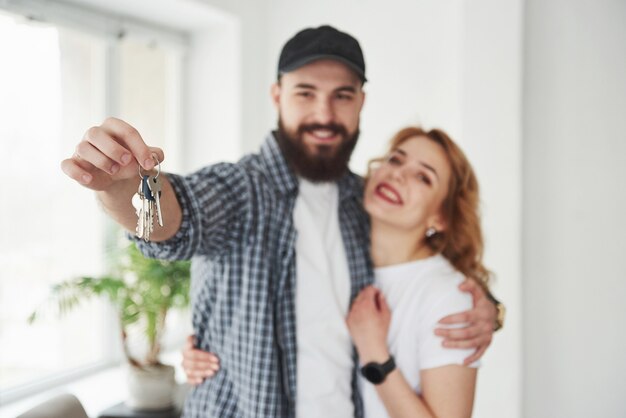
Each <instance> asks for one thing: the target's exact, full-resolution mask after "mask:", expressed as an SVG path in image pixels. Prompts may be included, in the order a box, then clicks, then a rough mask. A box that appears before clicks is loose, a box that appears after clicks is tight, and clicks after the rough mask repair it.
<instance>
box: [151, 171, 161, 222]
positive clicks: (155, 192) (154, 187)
mask: <svg viewBox="0 0 626 418" xmlns="http://www.w3.org/2000/svg"><path fill="white" fill-rule="evenodd" d="M148 186H149V187H150V191H151V192H152V196H153V197H154V203H155V206H156V215H157V221H158V222H159V226H163V214H162V213H161V187H162V186H163V184H162V182H161V179H160V178H159V176H158V175H157V176H150V177H149V178H148Z"/></svg>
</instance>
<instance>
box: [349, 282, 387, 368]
mask: <svg viewBox="0 0 626 418" xmlns="http://www.w3.org/2000/svg"><path fill="white" fill-rule="evenodd" d="M390 322H391V311H390V310H389V306H388V305H387V302H386V301H385V297H384V296H383V293H382V292H381V291H380V290H379V289H376V288H375V287H374V286H367V287H366V288H364V289H363V290H361V293H359V294H358V295H357V297H356V298H355V299H354V302H352V306H351V308H350V312H349V313H348V318H347V319H346V323H347V325H348V329H349V330H350V335H351V336H352V340H353V341H354V345H355V346H356V349H357V352H358V353H359V358H360V360H361V362H362V363H363V364H365V363H369V362H370V361H376V362H383V361H386V360H387V359H388V358H389V350H388V348H387V334H388V333H389V324H390Z"/></svg>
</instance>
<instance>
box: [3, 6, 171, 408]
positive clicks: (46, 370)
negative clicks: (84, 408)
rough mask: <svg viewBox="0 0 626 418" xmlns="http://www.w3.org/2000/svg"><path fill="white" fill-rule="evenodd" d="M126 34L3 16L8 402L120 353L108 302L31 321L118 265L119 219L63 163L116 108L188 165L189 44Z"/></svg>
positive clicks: (5, 383) (5, 384)
mask: <svg viewBox="0 0 626 418" xmlns="http://www.w3.org/2000/svg"><path fill="white" fill-rule="evenodd" d="M103 26H106V25H103ZM125 33H126V35H125V36H123V37H122V36H119V37H118V36H115V37H114V36H111V35H110V34H106V33H102V34H98V33H94V32H93V30H92V31H90V32H87V31H85V30H80V28H76V27H72V28H70V27H67V26H63V25H60V24H52V23H45V24H44V23H41V22H36V21H31V20H28V19H25V18H23V17H22V16H18V15H14V14H10V13H6V12H2V13H0V54H1V55H2V66H0V114H2V115H4V116H5V117H3V121H2V123H1V124H0V156H2V157H3V158H2V161H0V178H2V184H3V191H2V194H3V196H4V197H3V198H2V206H1V209H0V210H1V216H0V231H1V232H0V398H2V399H3V401H4V402H6V401H9V400H10V399H12V398H13V399H14V398H16V397H19V396H21V394H27V393H28V392H29V391H30V392H32V391H33V390H35V389H33V388H34V387H35V386H33V382H39V383H38V384H42V383H41V382H46V380H47V379H52V380H54V379H57V378H60V377H62V376H63V375H67V374H68V373H74V372H77V371H84V370H86V369H89V368H92V369H93V368H94V367H102V366H103V365H108V364H112V363H115V362H117V361H119V359H120V350H119V347H118V344H117V341H118V340H117V331H116V323H115V316H114V315H113V314H112V312H111V311H110V309H109V308H108V307H107V306H106V305H105V304H103V303H101V302H98V301H94V302H93V303H89V304H83V305H82V306H81V307H80V308H79V309H76V310H74V311H73V313H72V314H70V315H69V316H66V317H64V318H62V319H58V318H57V316H56V315H55V314H54V313H53V312H52V313H51V314H50V315H48V316H46V317H44V318H43V319H42V320H40V321H38V322H36V323H35V324H34V325H28V323H27V321H26V320H27V317H28V316H29V314H30V313H31V312H32V311H33V310H34V309H35V308H36V307H38V306H40V304H41V302H42V301H44V300H45V299H46V297H47V295H48V293H49V289H50V285H52V284H53V283H56V282H59V281H62V280H66V279H71V278H74V277H77V276H85V275H101V274H103V273H104V272H105V271H106V263H107V262H106V248H107V245H108V244H107V243H108V242H110V241H112V238H111V237H112V236H114V235H115V234H113V233H112V226H111V225H110V223H109V222H107V221H106V220H105V217H104V215H103V214H102V211H101V209H100V208H99V207H98V204H97V202H96V199H95V197H94V195H93V193H92V192H91V191H89V190H87V189H84V188H82V187H80V186H79V185H77V184H76V183H74V182H73V181H71V180H70V179H69V178H67V177H66V176H65V175H64V174H63V173H62V172H61V170H60V162H61V160H62V159H64V158H68V157H69V156H71V155H72V152H73V150H74V147H75V146H76V144H77V143H78V141H79V140H80V138H81V137H82V135H83V133H84V132H85V130H86V129H87V128H88V127H90V126H93V125H97V124H99V123H101V121H102V120H103V119H104V118H105V117H106V116H107V115H108V114H113V113H115V114H117V115H119V116H120V117H122V118H123V119H125V120H128V121H129V122H130V123H131V124H133V125H134V126H136V127H137V128H138V129H139V130H140V132H142V133H143V135H144V138H145V139H146V141H147V142H148V143H149V144H150V145H155V146H161V147H164V146H165V145H167V148H168V150H171V151H170V152H169V154H172V155H173V158H172V161H171V163H170V162H169V159H170V155H169V154H168V167H167V168H168V169H170V170H175V169H177V167H176V165H177V164H179V163H180V162H179V161H178V162H177V158H176V155H180V152H178V150H179V149H181V145H180V143H178V142H176V139H178V138H179V137H180V135H179V131H180V123H179V119H180V118H179V115H180V108H179V103H180V100H179V96H180V68H181V66H182V54H181V51H180V49H177V48H173V47H171V46H168V45H167V44H166V43H159V42H158V40H155V39H156V38H152V39H147V40H146V38H145V37H143V38H140V37H135V36H133V34H132V32H131V31H127V32H125ZM48 381H49V380H48ZM29 388H30V389H29Z"/></svg>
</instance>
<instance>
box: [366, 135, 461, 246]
mask: <svg viewBox="0 0 626 418" xmlns="http://www.w3.org/2000/svg"><path fill="white" fill-rule="evenodd" d="M450 175H451V173H450V164H449V162H448V159H447V157H446V154H445V151H444V149H443V148H442V147H441V146H440V145H439V144H437V143H436V142H434V141H432V140H431V139H429V138H427V137H424V136H414V137H411V138H409V139H407V140H405V141H404V142H402V143H401V144H400V145H398V146H397V147H396V148H395V149H393V150H392V151H391V152H390V153H389V154H388V155H387V156H386V158H385V159H384V160H383V161H382V162H381V163H380V165H379V166H377V167H376V168H374V169H373V170H372V171H371V173H370V178H369V180H368V182H367V186H366V188H365V202H364V204H365V210H366V211H367V213H369V215H370V217H371V218H372V223H374V222H384V223H386V224H389V225H392V226H397V227H401V228H403V229H405V230H407V231H413V232H415V233H417V234H419V236H423V234H425V231H426V229H428V228H429V227H434V228H435V229H436V230H437V231H442V230H443V229H445V222H444V220H443V218H442V216H441V214H440V209H441V204H442V203H443V201H444V199H445V197H446V195H447V193H448V183H449V180H450Z"/></svg>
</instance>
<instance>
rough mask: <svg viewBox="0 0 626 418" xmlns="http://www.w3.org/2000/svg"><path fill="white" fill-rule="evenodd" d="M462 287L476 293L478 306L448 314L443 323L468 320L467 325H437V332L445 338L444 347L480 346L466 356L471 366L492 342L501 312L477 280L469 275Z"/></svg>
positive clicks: (465, 322) (474, 295)
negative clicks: (457, 326) (469, 277)
mask: <svg viewBox="0 0 626 418" xmlns="http://www.w3.org/2000/svg"><path fill="white" fill-rule="evenodd" d="M459 289H461V290H462V291H463V292H468V293H470V294H471V295H472V301H473V304H474V308H473V309H472V310H470V311H465V312H460V313H456V314H453V315H448V316H446V317H445V318H443V319H441V320H440V321H439V323H440V324H446V325H450V324H464V325H465V326H464V327H462V328H437V329H436V330H435V334H437V335H439V336H441V337H443V338H444V340H443V345H444V347H448V348H474V349H476V350H475V351H474V353H473V354H472V355H470V356H469V357H467V358H466V359H465V361H464V364H465V365H466V366H467V365H470V364H472V363H473V362H475V361H476V360H478V359H480V358H481V357H482V355H483V354H484V353H485V351H486V350H487V348H488V347H489V345H490V344H491V340H492V339H493V331H494V327H495V324H496V316H497V314H498V313H497V310H496V307H495V306H494V304H493V303H492V302H491V301H490V300H489V298H487V295H486V294H485V291H484V290H483V288H482V287H480V286H479V285H478V283H476V281H474V280H472V279H466V280H465V281H464V282H463V283H461V285H460V286H459Z"/></svg>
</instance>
